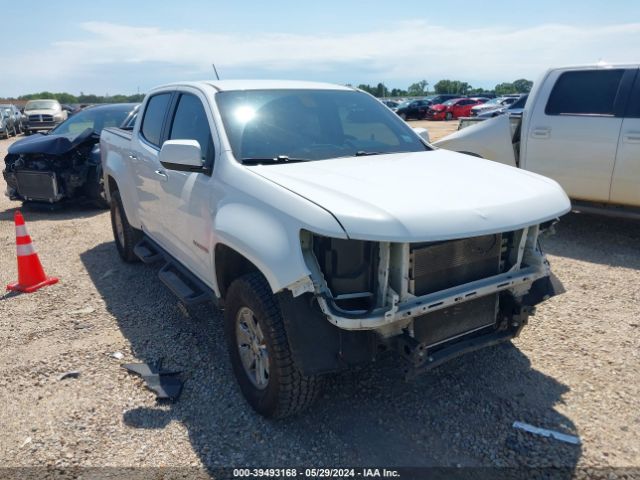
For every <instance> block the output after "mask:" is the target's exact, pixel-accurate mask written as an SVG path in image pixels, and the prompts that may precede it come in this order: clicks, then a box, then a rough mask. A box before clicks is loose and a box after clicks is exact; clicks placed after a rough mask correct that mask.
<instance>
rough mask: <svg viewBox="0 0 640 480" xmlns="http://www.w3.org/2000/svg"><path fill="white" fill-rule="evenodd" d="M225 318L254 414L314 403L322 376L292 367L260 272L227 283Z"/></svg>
mask: <svg viewBox="0 0 640 480" xmlns="http://www.w3.org/2000/svg"><path fill="white" fill-rule="evenodd" d="M224 317H225V334H226V337H227V346H228V349H229V356H230V357H231V365H232V367H233V372H234V374H235V377H236V380H237V382H238V384H239V386H240V390H241V391H242V394H243V395H244V397H245V399H246V400H247V402H248V403H249V405H251V407H252V408H253V409H254V410H255V411H256V412H258V413H259V414H260V415H263V416H265V417H267V418H282V417H286V416H289V415H294V414H296V413H298V412H300V411H302V410H304V409H306V408H307V407H308V406H309V405H311V404H312V403H313V402H314V400H315V399H316V397H317V395H318V393H319V392H320V389H321V386H322V377H320V376H306V375H304V374H303V373H302V372H301V371H300V369H299V368H298V366H297V365H296V362H295V360H294V358H293V356H292V354H291V349H290V348H289V342H288V339H287V333H286V330H285V327H284V321H283V318H282V313H281V311H280V306H279V304H278V301H277V299H276V297H275V296H274V295H273V293H272V292H271V288H270V287H269V284H268V283H267V281H266V279H265V278H264V277H263V276H262V275H261V274H260V273H249V274H246V275H243V276H242V277H240V278H238V279H237V280H235V281H234V282H233V283H232V284H231V286H230V287H229V290H228V292H227V295H226V301H225V309H224Z"/></svg>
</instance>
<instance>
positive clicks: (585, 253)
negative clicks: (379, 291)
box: [0, 122, 640, 468]
mask: <svg viewBox="0 0 640 480" xmlns="http://www.w3.org/2000/svg"><path fill="white" fill-rule="evenodd" d="M415 124H416V125H417V124H420V125H427V128H429V129H430V132H431V135H432V138H433V139H435V138H437V137H438V136H439V135H441V134H443V130H441V129H443V128H444V129H446V128H452V127H454V126H455V125H454V124H453V123H449V124H444V123H438V124H436V125H432V124H430V123H429V122H415ZM9 144H10V141H7V140H3V141H0V157H1V158H4V155H5V153H6V148H7V146H8V145H9ZM4 188H5V185H4V182H3V181H2V180H0V190H2V191H4ZM18 207H19V204H18V203H16V202H9V201H8V200H7V198H6V197H4V196H2V197H0V247H1V248H0V267H1V268H0V284H1V285H5V284H7V283H9V282H11V281H14V280H16V270H15V248H14V242H15V240H14V228H13V222H12V219H13V213H14V210H15V209H16V208H18ZM24 213H25V217H26V220H27V226H28V228H29V231H30V233H31V235H32V237H33V238H34V240H35V243H36V248H37V249H38V251H39V253H40V257H41V260H42V262H43V264H44V266H45V268H46V270H47V272H48V273H49V274H51V275H57V276H59V277H60V283H59V284H57V285H55V286H51V287H47V288H45V289H42V290H40V291H38V292H37V293H35V294H31V295H17V296H14V295H5V296H4V297H0V338H2V348H1V349H0V404H1V405H2V409H1V411H0V431H2V436H0V464H2V465H4V466H24V465H57V466H68V465H83V466H139V465H145V466H164V465H174V466H183V465H192V466H198V467H203V466H204V467H205V468H215V467H218V466H234V465H235V466H238V465H252V466H263V467H264V466H279V467H282V466H292V465H298V466H300V465H313V466H321V465H324V466H342V465H372V464H377V465H414V466H415V465H425V466H450V465H465V466H466V465H469V466H487V465H512V466H515V465H536V466H541V465H556V466H564V467H569V468H575V467H589V468H591V467H593V468H596V467H604V466H618V467H629V466H640V440H639V438H640V247H639V244H640V243H639V240H640V224H638V223H633V222H628V221H622V220H612V219H606V218H598V217H593V216H586V215H576V214H570V215H567V216H566V217H564V219H563V221H562V222H561V224H560V226H559V227H558V233H557V235H556V236H555V237H552V238H550V239H548V240H547V241H546V242H545V244H544V246H545V248H546V250H547V252H548V253H549V256H550V260H551V262H552V265H553V268H554V270H555V272H556V274H557V275H558V277H559V278H560V279H561V280H562V281H563V282H564V284H565V287H566V288H567V293H566V294H564V295H561V296H558V297H555V298H553V299H552V300H550V301H548V302H546V303H545V304H543V305H541V306H540V308H539V309H538V314H537V315H536V316H535V317H534V318H533V319H532V320H531V322H530V325H529V326H528V327H527V328H526V329H525V330H524V332H523V334H522V335H521V337H520V338H518V339H516V340H515V341H514V342H513V345H511V344H510V345H506V346H499V347H496V348H490V349H487V350H484V351H480V352H476V353H474V354H470V355H467V356H465V357H463V358H459V359H457V360H454V361H452V362H450V363H448V364H446V365H443V366H442V367H440V368H438V369H437V370H436V371H433V372H432V373H429V374H426V375H424V376H422V377H420V378H418V379H417V380H416V381H415V382H413V383H405V382H404V381H403V380H402V379H401V376H400V370H401V363H400V362H399V361H398V360H395V359H393V358H389V359H388V360H384V361H382V362H380V363H379V364H377V365H374V366H371V367H367V368H365V369H362V370H360V371H357V372H348V373H345V374H341V375H339V376H336V377H335V378H334V379H332V381H331V383H330V386H329V388H328V389H327V391H326V393H325V394H324V396H323V397H322V398H321V399H320V401H319V402H318V404H317V406H316V407H315V408H314V409H312V410H311V411H309V412H307V413H306V414H304V415H301V416H298V417H296V418H291V419H287V420H284V421H266V420H264V419H262V418H261V417H259V416H257V415H255V414H254V413H253V412H252V411H251V410H250V409H249V408H248V407H247V405H246V404H245V403H244V401H243V399H242V397H241V395H240V393H239V391H238V389H237V387H236V384H235V382H234V380H233V377H232V374H231V370H230V365H229V362H228V360H227V355H226V352H225V346H224V342H223V338H222V336H223V335H222V328H221V322H220V315H219V313H217V312H215V311H214V310H212V309H208V308H203V309H201V310H199V311H197V312H186V311H185V310H184V309H182V308H180V306H179V305H178V303H177V302H176V300H175V298H174V297H172V295H171V294H170V293H169V292H168V290H166V289H165V288H164V287H163V286H162V284H161V283H160V282H159V280H158V279H157V277H156V271H155V269H154V268H152V267H149V266H144V265H141V264H136V265H127V264H124V263H122V262H121V261H120V260H119V258H118V255H117V253H116V249H115V247H114V244H113V239H112V234H111V228H110V223H109V214H108V213H107V212H104V211H96V210H91V209H88V208H82V207H73V208H67V209H64V210H61V211H56V212H43V211H37V210H32V209H27V210H25V211H24ZM114 352H121V353H122V354H123V355H124V358H123V359H122V360H119V359H117V358H114V357H113V356H112V354H113V353H114ZM159 358H163V359H164V364H165V366H166V367H168V368H175V369H178V370H181V371H182V372H183V378H185V379H186V382H185V387H184V391H183V394H182V396H181V398H180V399H179V401H178V402H177V403H175V404H157V403H156V402H155V400H154V395H153V393H151V392H150V391H148V390H146V389H145V388H144V387H143V384H142V382H141V381H140V380H139V379H138V378H136V377H133V376H130V375H128V374H127V373H126V372H125V371H124V370H123V369H122V368H120V363H123V362H134V361H153V360H157V359H159ZM71 370H77V371H79V372H80V376H79V377H78V378H69V379H64V380H60V379H59V377H60V376H61V375H62V374H63V373H64V372H67V371H71ZM515 420H520V421H523V422H528V423H531V424H534V425H537V426H541V427H547V428H551V429H555V430H559V431H562V432H568V433H572V434H577V435H579V436H580V437H581V439H582V442H583V443H582V445H581V446H574V445H570V444H566V443H562V442H559V441H556V440H549V439H545V438H541V437H536V436H533V435H530V434H526V433H520V432H517V431H516V430H514V429H513V428H512V423H513V422H514V421H515Z"/></svg>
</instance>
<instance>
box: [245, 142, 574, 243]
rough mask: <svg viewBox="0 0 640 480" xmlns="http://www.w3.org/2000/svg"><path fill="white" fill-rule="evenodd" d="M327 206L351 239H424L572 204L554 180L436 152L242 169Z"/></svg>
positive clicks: (552, 214) (530, 219)
mask: <svg viewBox="0 0 640 480" xmlns="http://www.w3.org/2000/svg"><path fill="white" fill-rule="evenodd" d="M247 168H249V169H250V170H251V171H253V172H254V173H256V174H259V175H261V176H263V177H265V178H267V179H269V180H271V181H272V182H274V183H276V184H278V185H280V186H282V187H284V188H287V189H289V190H291V191H293V192H295V193H297V194H298V195H300V196H302V197H304V198H306V199H308V200H310V201H312V202H313V203H316V204H318V205H320V206H321V207H323V208H325V209H326V210H328V211H329V212H331V213H332V214H333V215H334V216H335V217H336V219H337V220H338V221H339V222H340V223H341V224H342V226H343V228H344V229H345V231H346V233H347V235H348V236H349V238H354V239H361V240H377V241H390V242H424V241H438V240H447V239H454V238H464V237H471V236H476V235H483V234H488V233H497V232H503V231H511V230H516V229H519V228H523V227H525V226H529V225H535V224H538V223H541V222H544V221H547V220H551V219H553V218H556V217H558V216H560V215H563V214H564V213H566V212H568V211H569V208H570V202H569V199H568V198H567V196H566V194H565V193H564V191H563V190H562V188H561V187H560V186H559V185H558V184H557V183H556V182H555V181H553V180H551V179H548V178H546V177H543V176H541V175H537V174H533V173H531V172H526V171H523V170H519V169H517V168H513V167H508V166H505V165H501V164H498V163H496V162H491V161H487V160H482V159H478V158H476V157H471V156H468V155H462V154H458V153H453V152H448V151H445V150H434V151H431V152H417V153H399V154H387V155H375V156H366V157H348V158H337V159H330V160H319V161H311V162H303V163H294V164H289V165H261V166H255V167H247Z"/></svg>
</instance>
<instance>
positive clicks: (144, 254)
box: [133, 238, 164, 263]
mask: <svg viewBox="0 0 640 480" xmlns="http://www.w3.org/2000/svg"><path fill="white" fill-rule="evenodd" d="M133 253H135V254H136V256H137V257H138V258H139V259H140V260H141V261H142V262H144V263H155V262H157V261H158V260H162V259H163V258H164V255H163V254H162V252H160V251H159V250H158V249H157V248H156V247H155V246H154V245H153V244H152V243H151V242H149V241H148V240H147V239H146V238H143V239H142V240H140V241H139V242H138V244H137V245H136V246H135V247H133Z"/></svg>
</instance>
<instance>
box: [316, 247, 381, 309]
mask: <svg viewBox="0 0 640 480" xmlns="http://www.w3.org/2000/svg"><path fill="white" fill-rule="evenodd" d="M375 246H376V244H375V243H373V242H365V241H356V240H342V239H336V238H326V237H318V236H316V237H314V239H313V253H314V254H315V256H316V259H317V260H318V265H319V266H320V269H321V270H322V273H323V275H324V278H325V281H326V282H327V286H328V287H329V290H331V293H332V295H333V297H334V301H335V304H336V305H337V306H338V307H339V308H341V309H343V310H347V311H368V310H370V309H371V308H373V307H374V306H375V294H374V292H375V291H376V283H377V281H376V277H375V271H376V269H375V268H374V267H375V265H377V261H378V250H377V248H375Z"/></svg>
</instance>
